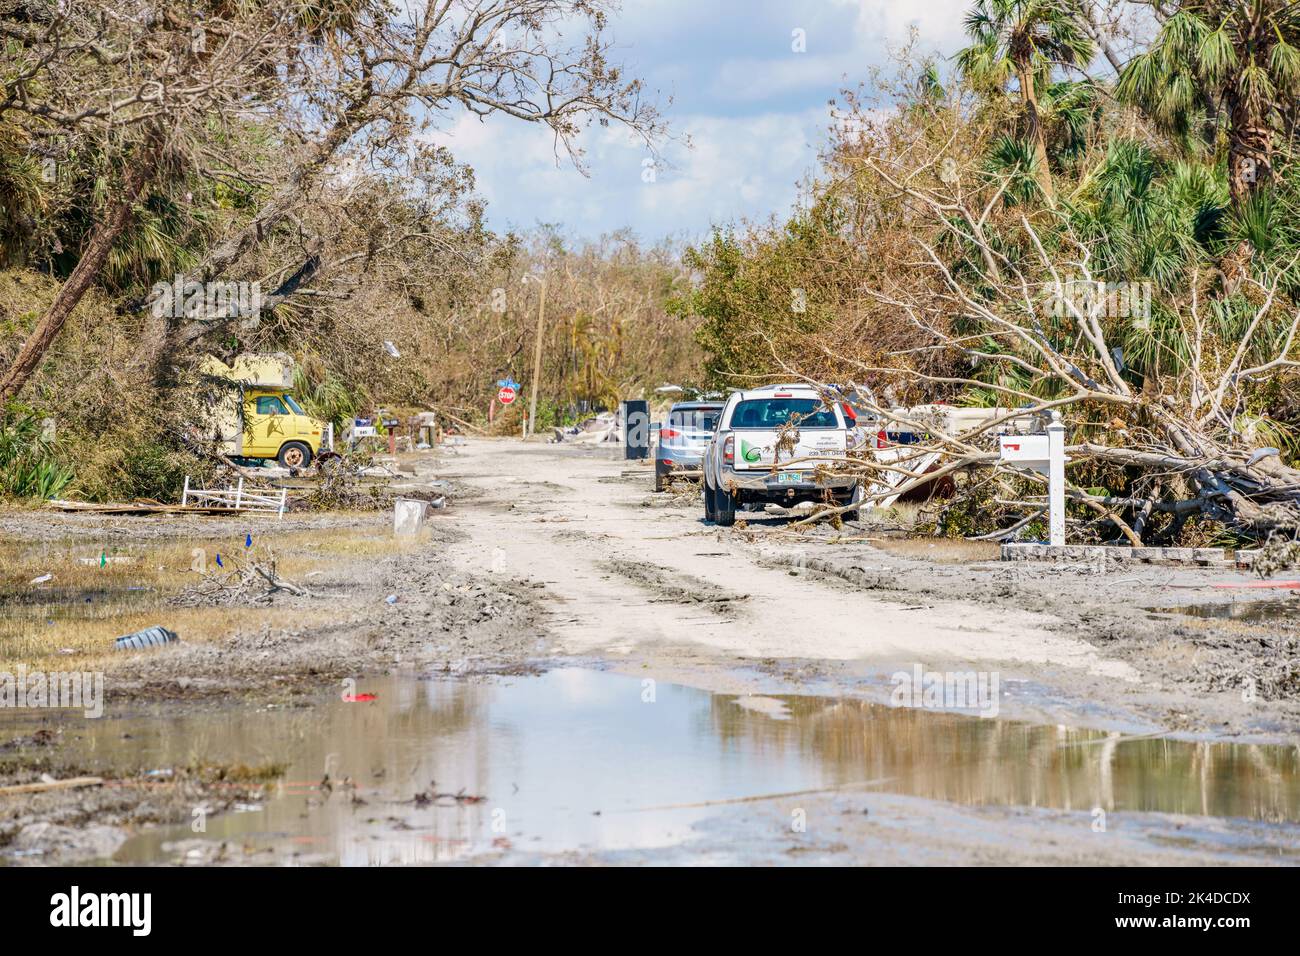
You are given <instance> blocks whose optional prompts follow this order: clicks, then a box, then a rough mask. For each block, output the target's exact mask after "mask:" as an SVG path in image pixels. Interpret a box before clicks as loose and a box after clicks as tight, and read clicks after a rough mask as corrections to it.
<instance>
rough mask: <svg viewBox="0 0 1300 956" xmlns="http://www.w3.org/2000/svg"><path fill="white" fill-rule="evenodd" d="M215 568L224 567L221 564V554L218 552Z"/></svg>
mask: <svg viewBox="0 0 1300 956" xmlns="http://www.w3.org/2000/svg"><path fill="white" fill-rule="evenodd" d="M217 567H219V568H224V567H225V565H224V564H222V563H221V554H220V553H219V552H218V554H217Z"/></svg>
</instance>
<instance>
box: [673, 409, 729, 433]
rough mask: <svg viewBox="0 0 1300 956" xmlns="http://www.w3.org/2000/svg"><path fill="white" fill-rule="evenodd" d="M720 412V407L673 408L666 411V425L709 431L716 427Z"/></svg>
mask: <svg viewBox="0 0 1300 956" xmlns="http://www.w3.org/2000/svg"><path fill="white" fill-rule="evenodd" d="M721 414H722V409H721V408H674V409H673V410H672V411H671V412H669V413H668V426H669V427H670V428H692V429H697V430H699V431H706V432H711V431H713V430H714V429H715V428H717V427H718V416H719V415H721Z"/></svg>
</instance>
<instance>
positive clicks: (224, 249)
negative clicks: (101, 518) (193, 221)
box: [131, 93, 373, 380]
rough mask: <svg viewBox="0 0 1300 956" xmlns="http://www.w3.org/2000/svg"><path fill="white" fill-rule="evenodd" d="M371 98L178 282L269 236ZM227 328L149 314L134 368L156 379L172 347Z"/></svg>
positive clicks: (208, 271) (213, 274) (366, 111)
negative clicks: (247, 218) (250, 217)
mask: <svg viewBox="0 0 1300 956" xmlns="http://www.w3.org/2000/svg"><path fill="white" fill-rule="evenodd" d="M371 100H372V94H370V93H365V94H363V95H362V96H360V97H358V99H357V100H356V101H355V102H354V103H352V104H351V106H350V107H349V108H348V109H347V110H345V111H344V112H343V113H342V114H341V115H340V116H339V117H338V119H336V120H335V121H334V125H333V126H331V127H330V128H329V130H328V131H327V133H326V135H325V137H324V138H323V139H321V140H320V141H319V142H318V143H317V144H316V145H315V147H314V148H313V149H312V150H311V152H310V154H309V155H308V156H307V158H305V159H304V160H303V161H302V162H300V163H299V164H298V165H297V166H295V167H294V168H293V169H292V170H291V172H290V173H289V175H288V176H287V177H286V179H285V180H284V182H283V183H282V184H281V185H280V187H279V188H278V189H277V190H276V191H275V192H274V193H273V194H272V196H271V198H270V199H269V200H267V202H266V203H265V204H264V205H263V206H262V207H261V208H260V209H258V211H257V213H256V214H255V215H254V216H253V218H252V219H251V220H249V221H248V222H247V223H246V224H245V225H244V226H243V227H241V228H240V229H239V230H238V231H237V232H236V233H234V234H233V235H231V236H229V237H227V238H226V239H225V240H224V241H222V242H220V243H218V244H217V245H216V246H215V247H213V249H212V250H210V251H209V252H208V254H207V255H206V256H205V257H204V259H203V262H201V263H200V264H199V265H198V266H196V267H195V268H194V269H191V270H190V271H189V273H187V274H186V275H183V276H181V277H180V280H179V281H180V282H181V283H182V284H183V283H185V282H187V281H190V280H193V279H197V280H199V281H204V282H208V281H212V280H215V279H216V278H217V277H218V276H220V275H221V274H222V273H224V272H225V271H226V269H228V268H229V267H230V266H232V265H233V264H234V263H235V262H237V261H238V260H239V259H240V257H241V256H243V255H244V253H246V252H248V251H249V250H250V249H252V248H254V247H255V246H257V245H259V244H260V243H261V242H263V241H264V240H265V239H266V238H267V237H268V236H270V235H271V233H272V231H273V230H274V229H275V227H276V226H277V225H279V224H280V222H281V221H283V220H284V218H285V217H286V216H287V215H288V214H289V213H290V212H291V211H292V210H293V209H294V207H295V206H297V205H298V204H299V203H301V202H302V200H303V196H304V194H305V192H306V190H307V188H308V187H309V186H310V185H311V184H312V183H313V182H315V180H316V178H317V177H318V176H319V175H320V173H321V171H322V170H324V169H325V168H326V167H327V166H328V165H329V163H330V162H331V161H332V160H333V159H334V157H335V156H336V155H337V154H338V152H339V150H341V149H342V148H343V146H344V145H345V144H346V143H347V142H348V140H349V139H351V138H352V136H353V135H354V134H355V133H356V132H357V130H359V129H361V128H363V127H364V126H365V125H366V124H367V123H369V122H370V121H371V120H372V119H373V116H372V115H371V113H370V105H371ZM150 304H151V302H150V301H147V302H145V303H144V305H145V308H148V307H149V305H150ZM224 327H225V323H223V322H212V321H206V320H204V319H191V320H189V321H183V320H182V321H177V320H176V319H175V318H171V317H167V316H163V317H161V318H158V317H152V316H151V318H150V319H147V320H146V325H145V333H144V336H143V337H142V339H141V342H140V344H139V346H138V347H137V348H136V350H135V354H134V355H133V356H132V359H131V364H132V366H133V367H134V368H136V369H138V370H141V371H143V372H144V374H145V377H146V378H148V379H150V380H157V379H158V378H159V376H160V375H161V374H162V372H163V371H164V370H163V368H162V359H163V357H164V356H165V355H166V354H167V353H168V352H169V351H171V350H172V349H173V348H185V347H188V346H191V345H193V344H194V343H195V342H197V341H198V340H199V339H201V338H203V337H204V336H205V335H207V334H209V333H211V332H215V331H217V330H219V329H222V328H224Z"/></svg>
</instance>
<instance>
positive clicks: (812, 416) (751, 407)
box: [731, 398, 840, 428]
mask: <svg viewBox="0 0 1300 956" xmlns="http://www.w3.org/2000/svg"><path fill="white" fill-rule="evenodd" d="M791 419H793V420H794V422H795V424H796V425H798V426H799V427H800V428H839V427H840V423H839V421H838V420H837V419H836V417H835V410H834V409H832V408H827V407H826V406H825V405H824V404H823V403H822V401H821V399H819V398H751V399H747V400H745V401H743V402H741V403H740V404H738V405H737V406H736V410H735V411H734V412H732V413H731V427H732V428H780V427H781V426H782V425H784V424H785V423H786V422H788V421H790V420H791Z"/></svg>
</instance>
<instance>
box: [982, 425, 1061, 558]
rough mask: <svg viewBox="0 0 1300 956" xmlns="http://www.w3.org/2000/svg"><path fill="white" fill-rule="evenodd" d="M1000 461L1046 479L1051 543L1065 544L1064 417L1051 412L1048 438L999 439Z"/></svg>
mask: <svg viewBox="0 0 1300 956" xmlns="http://www.w3.org/2000/svg"><path fill="white" fill-rule="evenodd" d="M998 450H999V453H1000V457H1001V458H1002V460H1003V461H1005V462H1007V463H1008V464H1015V465H1019V466H1020V467H1021V468H1032V469H1033V470H1034V471H1036V472H1038V473H1039V474H1043V475H1046V476H1047V503H1048V505H1047V512H1048V520H1047V524H1048V535H1049V541H1050V543H1051V544H1052V545H1054V546H1056V547H1061V546H1063V545H1064V544H1065V461H1066V458H1065V425H1064V424H1062V422H1061V413H1060V412H1057V411H1054V412H1052V423H1051V424H1050V425H1048V426H1047V434H1046V435H1000V436H999V437H998Z"/></svg>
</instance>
